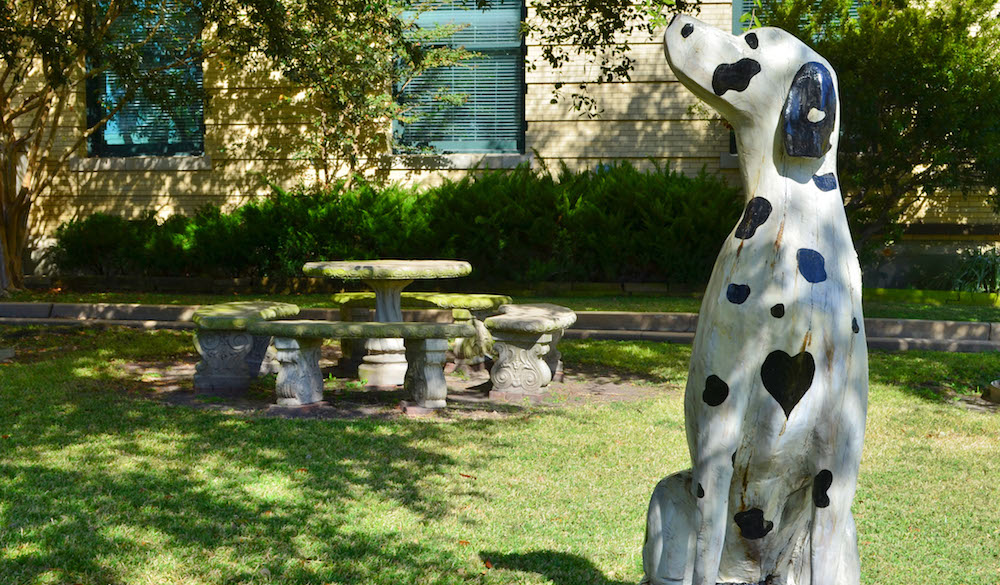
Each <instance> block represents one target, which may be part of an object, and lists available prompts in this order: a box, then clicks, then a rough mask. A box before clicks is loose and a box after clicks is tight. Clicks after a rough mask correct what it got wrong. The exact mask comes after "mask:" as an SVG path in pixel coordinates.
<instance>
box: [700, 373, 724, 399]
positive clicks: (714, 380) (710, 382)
mask: <svg viewBox="0 0 1000 585" xmlns="http://www.w3.org/2000/svg"><path fill="white" fill-rule="evenodd" d="M728 396H729V384H726V383H725V382H724V381H723V380H722V378H720V377H718V376H716V375H715V374H712V375H711V376H709V377H708V379H707V380H705V391H704V392H702V393H701V399H702V400H704V401H705V404H707V405H709V406H718V405H720V404H722V403H723V402H725V401H726V397H728Z"/></svg>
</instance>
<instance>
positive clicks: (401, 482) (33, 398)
mask: <svg viewBox="0 0 1000 585" xmlns="http://www.w3.org/2000/svg"><path fill="white" fill-rule="evenodd" d="M129 335H130V334H125V338H128V336H129ZM136 335H141V333H136ZM126 341H127V339H126ZM112 353H114V352H112ZM125 353H127V351H126V352H125ZM106 354H107V349H106V348H105V349H104V350H103V353H102V354H100V355H99V356H98V354H96V353H94V352H75V353H72V354H68V355H67V354H63V355H62V356H54V357H52V358H51V359H48V360H45V361H42V362H34V363H24V364H13V365H8V366H5V367H4V369H3V372H2V377H0V402H2V404H3V408H2V409H0V434H2V436H3V439H2V440H0V583H4V584H10V585H13V584H18V583H36V582H59V583H62V582H65V583H77V582H79V583H88V584H90V583H95V584H96V583H107V584H115V585H117V584H119V583H122V584H123V583H126V582H133V581H135V580H137V579H139V580H141V578H140V577H138V576H137V575H140V576H141V575H142V574H143V572H144V571H145V572H147V573H148V574H147V575H146V577H148V578H149V579H150V580H158V579H162V578H165V576H166V575H171V574H174V575H177V574H179V573H177V571H178V570H179V571H181V573H188V572H190V571H191V569H192V568H193V569H194V570H195V571H196V572H200V573H201V577H199V578H205V579H208V581H214V582H220V583H234V584H235V583H252V582H271V577H270V576H273V577H274V578H275V579H277V578H278V576H279V575H280V576H281V579H280V582H284V583H326V582H331V581H332V582H342V583H362V582H381V581H383V580H384V581H385V582H390V581H395V582H405V581H406V580H407V579H408V578H409V577H413V576H415V575H423V574H429V575H434V574H440V575H447V574H448V572H449V571H450V570H452V568H453V567H454V560H453V559H452V558H451V557H452V556H453V555H452V554H451V553H449V552H448V551H446V550H443V549H442V548H441V547H440V546H435V545H434V544H433V543H423V542H416V541H414V540H413V539H412V536H411V537H406V532H407V529H413V527H414V526H417V527H419V526H421V525H424V524H427V523H430V522H436V521H439V520H440V519H442V518H445V517H447V516H449V515H454V514H457V512H456V510H455V509H454V506H455V502H456V501H465V502H468V501H470V500H471V501H476V500H481V499H482V498H483V494H482V493H481V492H480V491H479V490H478V488H477V487H476V484H475V482H472V481H469V480H466V479H463V474H465V476H464V477H468V476H472V475H475V474H476V473H477V469H478V468H479V467H480V466H484V465H489V464H490V457H489V455H488V452H489V451H487V454H486V455H485V456H477V457H476V458H474V459H473V458H465V457H459V456H457V455H456V454H458V453H461V451H462V447H463V446H464V445H465V444H466V443H467V442H468V441H469V440H470V438H469V437H470V436H475V437H482V436H488V437H493V438H492V439H490V441H491V444H490V449H489V450H490V451H493V452H500V451H502V450H505V449H508V448H509V446H508V445H506V444H505V443H504V440H503V439H500V438H498V437H495V436H494V435H495V433H491V432H489V431H488V428H489V427H491V425H493V424H495V423H493V422H491V421H463V423H462V426H461V428H457V427H456V426H455V425H448V424H426V423H418V422H411V421H406V420H395V421H384V420H383V421H379V420H354V421H336V420H333V421H331V420H323V421H316V420H285V419H271V418H243V417H234V416H224V415H219V414H215V413H207V412H199V411H194V410H191V409H187V408H182V407H170V406H164V405H162V404H159V403H155V402H153V401H147V400H139V399H136V398H135V397H133V396H130V395H129V394H128V393H126V392H124V391H120V390H119V388H120V382H119V381H118V380H115V379H114V378H109V377H105V376H104V374H102V373H101V370H100V368H99V367H98V366H99V364H100V363H101V362H106V357H105V355H106ZM95 371H96V372H97V374H95V373H94V372H95ZM95 376H96V378H97V379H96V380H95ZM98 381H99V382H100V383H95V382H98ZM389 517H392V518H393V519H391V520H384V519H385V518H389ZM400 524H402V525H403V528H402V529H401V528H400ZM407 527H409V528H407ZM247 558H251V559H263V560H262V561H255V562H260V563H262V565H257V566H248V564H247V562H246V561H245V559H247ZM179 567H180V568H179ZM393 574H395V575H396V578H395V579H390V578H389V576H390V575H393ZM265 577H267V578H265ZM196 580H197V579H196Z"/></svg>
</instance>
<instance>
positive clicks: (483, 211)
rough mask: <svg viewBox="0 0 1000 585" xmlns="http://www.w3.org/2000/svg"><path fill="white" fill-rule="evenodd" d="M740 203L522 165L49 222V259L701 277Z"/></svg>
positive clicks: (126, 269)
mask: <svg viewBox="0 0 1000 585" xmlns="http://www.w3.org/2000/svg"><path fill="white" fill-rule="evenodd" d="M741 208H742V206H741V203H740V201H739V195H738V193H737V190H736V189H733V188H731V187H728V186H726V185H725V184H724V183H723V182H721V180H720V179H718V178H716V177H713V176H709V175H707V174H705V173H704V172H702V173H701V174H699V175H698V176H695V177H688V176H685V175H683V174H680V173H677V172H674V171H671V170H670V169H663V168H656V169H653V170H650V171H639V170H637V169H636V168H635V167H633V166H632V165H630V164H628V163H618V164H614V165H608V166H603V167H599V168H598V169H596V170H592V171H584V172H578V173H573V172H570V171H568V170H567V169H566V168H562V169H561V170H560V171H559V173H558V174H557V175H553V174H551V173H549V172H548V171H547V170H544V169H543V170H532V169H529V168H528V167H526V166H522V167H518V168H517V169H513V170H506V171H499V170H497V171H478V172H473V173H469V174H468V175H467V176H465V177H464V178H463V179H461V180H458V181H447V182H445V183H444V184H443V185H441V186H440V187H436V188H433V189H429V190H422V191H421V190H415V189H411V188H406V187H402V186H398V185H393V186H389V187H386V188H382V189H377V188H375V187H373V186H370V185H362V186H360V187H356V188H354V189H352V190H349V191H345V190H342V189H341V188H339V187H338V188H333V189H330V190H326V191H320V192H307V191H301V190H300V191H296V192H285V191H282V190H280V189H275V190H274V193H273V195H272V196H270V197H268V198H266V199H263V200H260V201H256V202H253V203H250V204H247V205H244V206H242V207H240V208H238V209H236V210H235V211H233V212H232V213H223V212H222V211H221V210H220V209H219V208H218V207H206V208H203V209H201V210H200V211H198V213H196V214H195V215H194V216H193V217H183V216H172V217H170V218H168V219H167V220H166V221H164V222H163V223H157V221H156V220H155V218H154V217H153V216H152V215H148V216H145V217H142V218H140V219H135V220H125V219H122V218H119V217H114V216H109V215H105V214H94V215H91V216H89V217H86V218H83V219H80V220H73V221H71V222H69V223H66V224H63V225H62V226H60V227H59V229H58V231H57V235H56V238H57V242H58V243H57V246H56V252H55V260H56V263H57V265H58V266H59V268H60V270H61V271H64V272H70V273H92V274H94V273H96V274H103V275H111V274H132V275H165V276H177V275H209V276H232V277H237V276H251V277H261V276H268V277H272V278H283V277H294V276H300V275H301V272H300V270H301V267H302V265H303V264H304V263H305V262H307V261H312V260H328V259H370V258H461V259H465V260H468V261H469V262H471V263H472V265H473V267H474V269H475V270H474V272H473V278H476V279H479V280H494V281H501V280H502V281H515V282H534V281H541V280H546V281H552V280H573V281H603V282H616V281H628V282H642V281H656V282H671V283H679V284H680V283H685V284H698V283H703V282H705V281H706V280H707V278H708V275H709V273H710V272H711V268H712V265H713V263H714V261H715V256H716V254H717V253H718V250H719V246H720V245H721V243H722V241H723V239H724V238H725V237H726V234H728V233H729V231H730V230H731V229H732V227H733V225H734V224H735V223H736V221H737V219H738V218H739V213H740V211H741Z"/></svg>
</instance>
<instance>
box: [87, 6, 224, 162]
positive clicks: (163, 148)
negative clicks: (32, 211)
mask: <svg viewBox="0 0 1000 585" xmlns="http://www.w3.org/2000/svg"><path fill="white" fill-rule="evenodd" d="M197 7H198V3H197V0H140V1H139V2H137V5H136V7H135V9H134V11H131V12H129V13H128V14H126V15H124V16H122V17H121V18H120V19H118V20H117V21H116V26H115V29H114V30H113V31H112V33H111V35H110V38H109V42H108V44H107V45H106V49H105V51H104V53H103V54H101V55H95V56H93V57H92V58H90V59H88V65H89V66H90V67H94V66H102V65H104V64H106V63H107V62H109V61H111V62H113V60H115V59H124V58H127V57H128V56H129V55H132V56H137V57H138V62H139V65H138V68H137V71H136V72H135V77H134V78H133V79H130V80H128V82H126V80H124V79H122V78H121V77H120V76H119V74H118V73H116V72H115V71H113V70H108V71H105V72H104V73H102V74H99V75H96V76H94V77H93V78H91V79H90V80H88V83H87V122H88V126H90V125H93V124H96V123H97V122H98V121H100V120H101V119H102V118H104V117H105V116H106V115H107V114H108V113H109V112H111V111H112V110H113V109H114V108H116V107H118V106H119V105H121V102H122V101H123V100H125V101H127V103H125V104H124V105H123V106H122V107H121V109H120V110H119V111H118V112H117V113H116V114H115V115H114V116H112V117H111V118H110V119H109V120H108V121H107V123H106V124H104V125H103V126H102V127H100V128H99V129H98V130H97V131H96V132H94V134H93V135H91V137H90V139H89V141H88V144H87V146H88V154H89V155H90V156H113V157H127V156H171V155H200V154H203V153H204V151H205V100H204V85H203V78H202V66H201V60H200V59H193V60H191V61H190V62H185V63H183V64H182V65H180V66H175V67H171V68H169V69H166V70H164V71H159V72H155V73H154V70H157V69H159V68H161V67H163V66H165V65H170V64H171V63H174V62H176V61H178V60H181V59H183V58H184V57H185V55H187V54H189V51H190V50H191V48H192V43H195V42H197V39H199V38H200V35H201V18H200V16H199V15H198V13H197V12H198V11H197V10H196V9H197ZM129 85H132V86H135V85H138V89H137V90H136V91H135V92H134V93H133V94H132V95H131V96H128V95H126V88H127V87H128V86H129Z"/></svg>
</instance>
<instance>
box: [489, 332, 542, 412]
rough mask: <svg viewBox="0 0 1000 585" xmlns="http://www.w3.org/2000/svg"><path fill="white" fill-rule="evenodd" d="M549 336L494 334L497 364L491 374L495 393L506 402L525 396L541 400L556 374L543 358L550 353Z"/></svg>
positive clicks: (494, 351) (536, 334) (511, 333)
mask: <svg viewBox="0 0 1000 585" xmlns="http://www.w3.org/2000/svg"><path fill="white" fill-rule="evenodd" d="M551 341H552V335H551V334H549V333H542V334H538V333H514V332H508V331H493V355H494V356H496V362H495V363H494V364H493V369H492V370H490V382H491V383H492V384H493V390H492V391H491V392H490V398H494V396H493V394H494V393H497V394H498V395H499V396H497V397H502V398H512V397H513V396H510V395H512V394H513V395H523V396H524V397H525V398H535V399H537V398H540V397H541V395H542V389H543V388H545V387H546V386H548V384H549V382H551V381H552V370H550V369H549V366H548V364H546V363H545V360H544V359H543V357H542V356H544V355H545V354H547V353H548V352H549V344H550V343H551Z"/></svg>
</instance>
